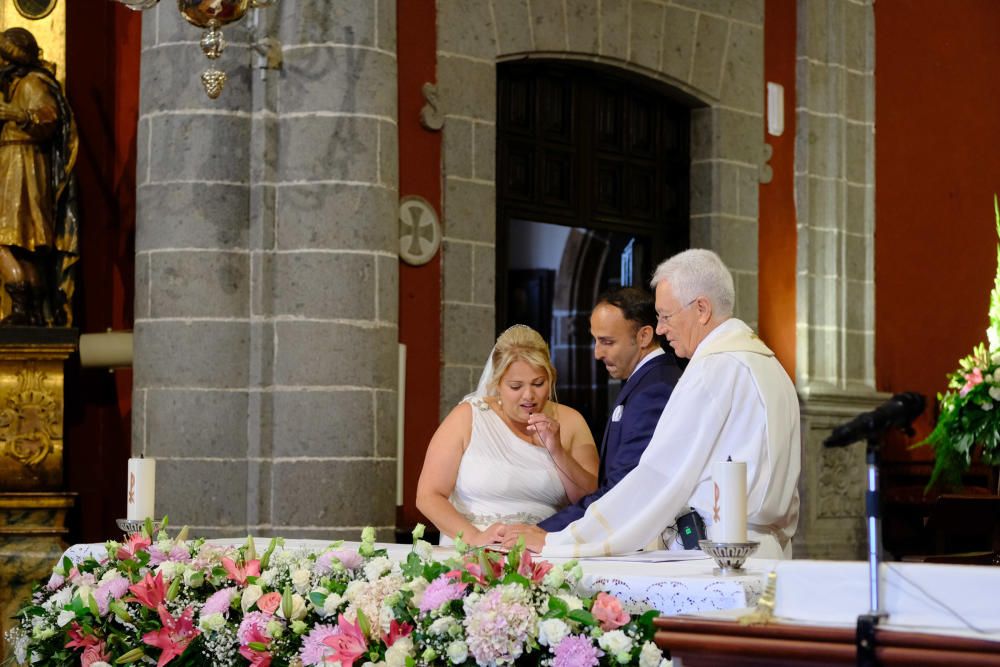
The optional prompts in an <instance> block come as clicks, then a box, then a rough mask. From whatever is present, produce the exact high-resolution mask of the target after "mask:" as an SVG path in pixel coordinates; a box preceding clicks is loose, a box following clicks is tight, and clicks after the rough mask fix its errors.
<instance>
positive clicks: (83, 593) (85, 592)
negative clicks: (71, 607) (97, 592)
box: [76, 585, 94, 607]
mask: <svg viewBox="0 0 1000 667" xmlns="http://www.w3.org/2000/svg"><path fill="white" fill-rule="evenodd" d="M76 594H77V595H79V596H80V602H82V603H83V606H84V607H87V606H90V601H91V600H92V599H93V598H94V589H92V588H91V587H90V586H87V585H83V586H80V587H79V588H77V589H76Z"/></svg>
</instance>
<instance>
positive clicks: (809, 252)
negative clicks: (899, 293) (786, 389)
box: [795, 0, 884, 558]
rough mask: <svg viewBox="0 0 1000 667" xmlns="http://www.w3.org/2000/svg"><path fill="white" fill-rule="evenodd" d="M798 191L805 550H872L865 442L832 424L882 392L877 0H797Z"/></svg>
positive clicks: (836, 554)
mask: <svg viewBox="0 0 1000 667" xmlns="http://www.w3.org/2000/svg"><path fill="white" fill-rule="evenodd" d="M798 17H799V18H798V21H799V30H798V34H799V44H798V58H797V75H796V78H797V92H796V94H797V100H796V107H797V108H798V111H797V115H796V124H797V131H796V148H795V189H796V201H797V208H798V219H799V224H798V283H797V295H798V296H797V298H798V304H797V313H798V314H797V320H798V322H797V332H798V334H797V355H796V356H797V359H798V361H797V366H796V386H797V387H798V390H799V393H800V396H801V397H802V436H803V456H802V467H803V469H802V487H801V488H802V495H803V506H802V509H803V512H802V518H801V520H800V525H799V531H798V533H797V534H796V542H797V553H798V554H799V555H802V556H808V557H810V558H857V557H860V556H861V555H862V554H863V553H864V549H865V544H866V542H865V533H864V511H865V507H864V488H865V468H864V466H865V448H864V445H863V444H859V445H854V446H852V447H848V448H842V449H837V450H827V449H824V448H823V446H822V444H821V443H822V440H823V439H824V438H825V437H826V436H827V435H829V434H830V429H831V428H833V427H834V426H836V425H837V424H839V423H841V422H843V421H845V420H846V419H849V418H850V417H852V416H854V415H856V414H858V413H859V412H863V411H865V410H870V409H871V408H872V407H874V406H875V405H876V404H877V403H879V402H881V401H882V400H883V399H884V396H881V395H879V394H878V393H876V392H875V352H874V350H875V268H874V254H875V243H874V230H875V204H874V202H875V151H874V146H875V103H874V100H875V82H874V69H875V41H874V26H875V23H874V21H875V19H874V15H873V12H872V4H871V1H870V0H862V1H857V2H855V1H848V0H819V1H813V0H809V1H800V2H799V5H798Z"/></svg>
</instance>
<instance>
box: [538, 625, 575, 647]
mask: <svg viewBox="0 0 1000 667" xmlns="http://www.w3.org/2000/svg"><path fill="white" fill-rule="evenodd" d="M568 634H569V626H568V625H566V623H565V622H563V621H562V620H561V619H558V618H549V619H546V620H544V621H542V622H541V623H539V624H538V643H539V644H541V645H542V646H553V647H554V646H557V645H558V644H559V642H561V641H562V640H563V639H564V638H565V637H566V635H568Z"/></svg>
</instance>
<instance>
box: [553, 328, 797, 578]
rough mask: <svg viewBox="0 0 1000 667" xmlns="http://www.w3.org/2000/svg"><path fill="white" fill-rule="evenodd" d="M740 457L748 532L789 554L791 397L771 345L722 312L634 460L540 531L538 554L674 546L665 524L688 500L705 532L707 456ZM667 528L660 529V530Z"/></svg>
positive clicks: (773, 550)
mask: <svg viewBox="0 0 1000 667" xmlns="http://www.w3.org/2000/svg"><path fill="white" fill-rule="evenodd" d="M728 457H732V460H733V461H745V462H746V464H747V523H748V531H749V539H751V540H757V541H760V543H761V544H760V548H759V549H758V551H757V553H756V554H755V555H756V556H758V557H763V558H782V557H786V558H787V557H790V556H791V537H792V535H793V534H794V533H795V527H796V524H797V523H798V512H799V495H798V481H799V468H800V462H801V444H800V437H799V402H798V396H797V394H796V392H795V387H794V386H793V385H792V381H791V380H790V379H789V377H788V374H787V373H785V370H784V369H783V368H782V367H781V364H780V363H778V360H777V359H776V358H775V356H774V353H773V352H772V351H771V350H770V349H768V347H767V346H766V345H764V343H763V342H761V341H760V339H759V338H757V336H756V335H755V334H754V333H753V331H752V330H751V329H750V327H748V326H747V325H746V324H745V323H744V322H742V321H741V320H738V319H729V320H726V321H725V322H723V323H722V324H720V325H719V326H718V327H716V328H715V329H713V330H712V331H711V332H709V334H708V335H707V336H706V337H705V338H704V340H702V341H701V343H700V344H699V345H698V347H697V349H696V350H695V352H694V354H693V355H692V357H691V362H690V363H689V364H688V366H687V368H686V369H685V370H684V374H683V375H682V376H681V379H680V381H679V382H678V383H677V386H676V387H675V388H674V391H673V393H672V394H671V396H670V401H669V402H668V403H667V405H666V407H665V408H664V409H663V414H661V415H660V420H659V422H657V425H656V429H655V430H654V431H653V436H652V438H651V439H650V442H649V446H648V447H647V448H646V451H645V453H643V455H642V458H641V459H640V460H639V465H638V466H636V468H635V469H634V470H632V472H630V473H629V474H628V475H626V476H625V477H624V478H623V479H622V480H621V481H620V482H619V483H618V484H617V485H615V486H614V488H612V489H611V490H610V491H609V492H608V493H606V494H605V495H604V496H603V497H602V498H600V499H599V500H597V501H596V502H594V503H593V504H591V505H590V506H589V507H588V508H587V513H586V514H584V515H583V517H581V518H580V519H579V520H577V521H574V522H573V523H571V524H570V525H568V526H567V527H566V528H565V529H563V530H561V531H559V532H556V533H549V534H548V535H547V536H546V540H545V548H544V550H543V551H542V553H543V555H545V556H574V557H575V556H606V555H612V554H624V553H630V552H633V551H636V550H639V549H643V548H648V547H651V546H652V547H653V548H655V546H657V542H659V540H660V537H661V534H663V540H664V542H665V546H666V547H667V548H669V549H681V548H683V547H682V546H681V544H680V539H679V538H677V537H676V534H675V533H674V532H673V531H671V530H669V527H670V526H672V525H673V524H674V520H675V519H676V517H677V516H679V515H681V514H683V513H685V512H686V511H687V508H688V507H693V508H694V509H696V510H697V511H698V512H699V514H701V516H702V517H703V518H704V519H705V523H706V525H707V527H708V534H709V537H710V538H711V537H712V536H713V533H714V532H715V531H714V530H713V525H712V524H713V520H712V519H713V507H714V504H715V493H714V485H713V482H712V464H713V463H714V462H715V461H725V460H726V459H727V458H728ZM664 531H666V532H664Z"/></svg>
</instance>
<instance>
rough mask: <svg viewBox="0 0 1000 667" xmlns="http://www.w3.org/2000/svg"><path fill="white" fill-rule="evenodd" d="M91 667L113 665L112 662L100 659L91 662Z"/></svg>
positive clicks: (109, 666) (108, 666)
mask: <svg viewBox="0 0 1000 667" xmlns="http://www.w3.org/2000/svg"><path fill="white" fill-rule="evenodd" d="M90 667H111V664H110V663H107V662H104V661H103V660H98V661H97V662H92V663H90Z"/></svg>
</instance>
